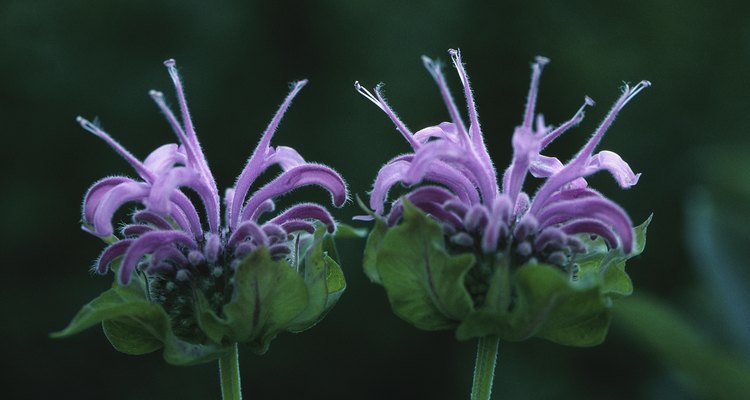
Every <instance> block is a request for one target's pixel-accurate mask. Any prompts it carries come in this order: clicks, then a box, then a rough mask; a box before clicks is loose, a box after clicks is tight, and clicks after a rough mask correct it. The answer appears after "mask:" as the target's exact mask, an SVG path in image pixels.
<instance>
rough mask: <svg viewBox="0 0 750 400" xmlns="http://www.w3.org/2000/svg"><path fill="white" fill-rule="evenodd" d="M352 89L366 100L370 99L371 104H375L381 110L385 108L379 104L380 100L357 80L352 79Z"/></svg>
mask: <svg viewBox="0 0 750 400" xmlns="http://www.w3.org/2000/svg"><path fill="white" fill-rule="evenodd" d="M354 90H356V91H357V92H359V94H361V95H362V96H364V97H365V98H366V99H367V100H370V101H371V102H372V103H373V104H375V105H376V106H378V108H380V109H381V110H383V111H385V109H384V108H383V105H382V104H380V102H379V101H378V99H377V98H376V97H375V95H373V94H372V93H370V91H369V90H367V88H365V87H364V86H362V85H361V84H360V83H359V81H354Z"/></svg>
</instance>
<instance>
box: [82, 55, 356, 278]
mask: <svg viewBox="0 0 750 400" xmlns="http://www.w3.org/2000/svg"><path fill="white" fill-rule="evenodd" d="M164 64H165V65H166V66H167V68H168V71H169V74H170V76H171V78H172V81H173V82H174V85H175V88H176V92H177V100H178V104H179V114H180V115H181V120H178V118H177V117H176V116H175V115H174V114H173V112H172V111H171V109H170V108H169V107H168V106H167V104H166V102H165V99H164V96H163V95H162V93H160V92H156V91H151V92H150V95H151V98H152V99H153V100H154V101H155V102H156V104H157V106H158V107H159V109H160V110H161V111H162V112H163V113H164V116H165V117H166V119H167V122H168V123H169V125H170V126H171V128H172V130H173V131H174V133H175V134H176V135H177V139H178V140H177V143H170V144H165V145H163V146H161V147H159V148H157V149H156V150H154V151H153V152H151V154H149V155H148V156H147V157H146V158H145V160H143V161H141V160H139V159H138V158H136V157H135V156H134V155H132V154H131V153H130V152H128V150H126V149H125V148H124V147H122V146H121V145H120V144H119V143H118V142H116V141H115V140H114V139H113V138H112V137H110V135H109V134H107V133H106V132H104V131H103V130H102V129H101V127H100V126H99V125H98V124H96V123H92V122H89V121H88V120H86V119H83V118H81V117H79V118H78V122H79V123H80V124H81V126H83V128H84V129H86V130H87V131H89V132H91V133H93V134H94V135H96V136H98V137H100V138H101V139H103V140H104V141H105V142H106V143H107V144H108V145H109V146H110V147H112V148H113V149H114V150H115V151H116V152H117V153H118V154H120V155H121V156H122V157H123V158H124V159H125V160H126V161H127V162H128V163H129V164H130V165H131V166H132V167H133V169H135V171H136V173H137V175H138V177H137V178H130V177H126V176H112V177H107V178H104V179H102V180H100V181H98V182H96V183H94V184H93V185H92V186H91V188H90V189H89V190H88V192H87V193H86V196H85V198H84V201H83V210H82V213H83V229H85V230H86V231H88V232H90V233H92V234H94V235H96V236H99V237H101V238H105V239H107V240H108V241H110V242H111V244H110V245H109V246H108V247H107V248H106V249H105V250H104V252H103V253H102V255H101V256H100V257H99V259H98V261H97V264H96V265H95V269H96V271H97V272H99V273H101V274H104V273H106V272H107V270H108V269H109V267H110V264H112V262H113V261H115V260H116V259H118V258H121V260H122V262H121V265H120V267H119V270H118V278H119V282H120V283H121V284H128V283H129V282H130V281H131V279H132V276H133V274H134V273H135V272H136V271H138V270H140V271H142V272H143V273H146V274H151V275H154V274H156V275H158V276H159V277H160V278H161V279H164V280H166V281H187V280H190V279H191V277H193V276H194V275H214V276H217V277H218V276H220V275H221V274H225V273H228V272H231V271H230V269H232V268H234V267H236V265H237V263H238V262H239V260H241V259H242V258H243V257H244V256H246V255H247V254H249V253H250V252H252V251H253V250H255V249H257V248H259V247H265V248H267V249H268V250H269V252H270V254H271V257H273V258H275V259H280V258H285V257H286V258H292V257H294V254H295V250H296V249H295V237H296V234H297V233H300V232H308V233H312V232H313V231H314V230H315V226H316V224H319V223H322V224H324V225H326V226H327V228H328V231H329V232H333V231H334V230H335V229H336V223H335V221H334V219H333V218H332V216H331V214H330V213H329V212H328V211H327V210H326V209H325V208H324V207H322V206H320V205H318V204H312V203H302V204H297V205H294V206H292V207H290V208H288V209H287V210H285V211H283V212H281V213H278V214H277V215H275V216H272V217H269V215H271V213H272V212H273V211H274V210H275V199H276V198H277V197H280V196H283V195H284V194H286V193H288V192H290V191H292V190H294V189H296V188H299V187H302V186H307V185H317V186H320V187H322V188H324V189H326V190H327V191H328V192H329V193H330V194H331V197H332V199H331V201H332V203H333V205H334V206H336V207H341V206H342V205H343V204H344V203H345V202H346V200H347V197H348V192H347V187H346V184H345V182H344V180H343V179H342V178H341V176H340V175H339V174H338V173H337V172H336V171H334V170H333V169H331V168H329V167H327V166H325V165H321V164H316V163H310V162H307V161H305V160H304V159H303V158H302V156H300V154H299V153H298V152H297V151H296V150H294V149H292V148H291V147H285V146H276V147H273V146H271V144H270V142H271V138H272V137H273V134H274V132H275V131H276V129H277V127H278V125H279V123H280V121H281V118H282V117H283V115H284V113H285V112H286V110H287V108H288V107H289V106H290V104H291V102H292V100H293V99H294V97H295V96H296V95H297V93H298V92H299V91H300V90H301V89H302V87H304V86H305V84H306V83H307V81H305V80H303V81H299V82H296V83H294V84H293V85H292V89H291V92H290V93H289V95H288V96H287V97H286V99H285V100H284V102H283V103H282V104H281V106H280V108H279V110H278V111H277V112H276V114H275V116H274V117H273V119H272V120H271V122H270V124H269V125H268V127H267V129H266V130H265V132H264V133H263V135H262V136H261V139H260V142H259V143H258V145H257V146H256V148H255V150H254V151H253V153H252V155H251V156H250V158H249V159H248V161H247V164H246V165H245V167H244V168H243V170H242V172H241V173H240V175H239V176H238V177H237V180H236V182H235V184H234V187H232V188H229V189H227V190H226V192H225V193H224V198H223V202H222V201H221V200H220V194H219V190H218V187H217V184H216V181H215V179H214V177H213V175H212V173H211V170H210V168H209V166H208V163H207V162H206V158H205V156H204V154H203V151H202V150H201V145H200V143H199V142H198V137H197V135H196V133H195V129H194V127H193V123H192V121H191V119H190V113H189V111H188V108H187V103H186V100H185V95H184V91H183V88H182V82H181V80H180V77H179V75H178V72H177V69H176V66H175V62H174V60H168V61H166V62H165V63H164ZM275 165H278V166H279V167H280V168H281V173H280V174H279V175H278V176H277V177H276V178H274V179H273V180H271V181H270V182H268V183H267V184H265V185H264V186H261V187H260V188H259V189H258V190H256V191H255V192H254V193H249V189H250V187H251V185H253V183H255V181H256V180H257V178H258V177H259V176H260V175H261V174H262V173H263V172H264V171H266V170H267V169H268V168H271V167H273V166H275ZM186 189H190V190H191V191H192V192H193V193H194V194H195V195H194V196H188V194H187V191H186ZM194 199H199V200H200V201H199V202H197V201H195V200H194ZM126 203H136V204H137V205H138V206H137V207H136V209H135V210H134V211H133V212H132V221H130V222H128V223H126V224H125V225H123V226H122V227H121V228H120V229H119V232H116V231H115V228H114V226H113V217H114V215H115V212H116V211H117V210H118V209H120V208H121V207H123V206H124V205H125V204H126ZM222 205H223V207H222ZM222 209H223V211H224V214H223V215H224V219H223V220H222Z"/></svg>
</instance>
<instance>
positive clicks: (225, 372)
mask: <svg viewBox="0 0 750 400" xmlns="http://www.w3.org/2000/svg"><path fill="white" fill-rule="evenodd" d="M219 377H220V379H221V398H222V399H224V400H242V387H241V384H240V358H239V355H238V354H237V343H235V344H234V346H233V347H232V350H231V351H229V352H228V353H227V354H224V355H223V356H221V358H220V359H219Z"/></svg>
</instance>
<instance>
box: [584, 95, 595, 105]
mask: <svg viewBox="0 0 750 400" xmlns="http://www.w3.org/2000/svg"><path fill="white" fill-rule="evenodd" d="M583 102H584V103H586V105H587V106H589V107H593V106H595V105H596V102H595V101H594V99H592V98H591V97H589V96H586V97H584V98H583Z"/></svg>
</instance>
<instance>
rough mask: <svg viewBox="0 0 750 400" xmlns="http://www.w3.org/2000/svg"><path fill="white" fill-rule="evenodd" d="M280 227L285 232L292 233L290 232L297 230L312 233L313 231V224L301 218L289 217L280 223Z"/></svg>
mask: <svg viewBox="0 0 750 400" xmlns="http://www.w3.org/2000/svg"><path fill="white" fill-rule="evenodd" d="M281 228H282V229H283V230H284V231H286V233H292V232H298V231H304V232H307V233H314V232H315V225H313V224H311V223H309V222H307V221H303V220H301V219H290V220H287V221H286V222H284V223H282V224H281Z"/></svg>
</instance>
